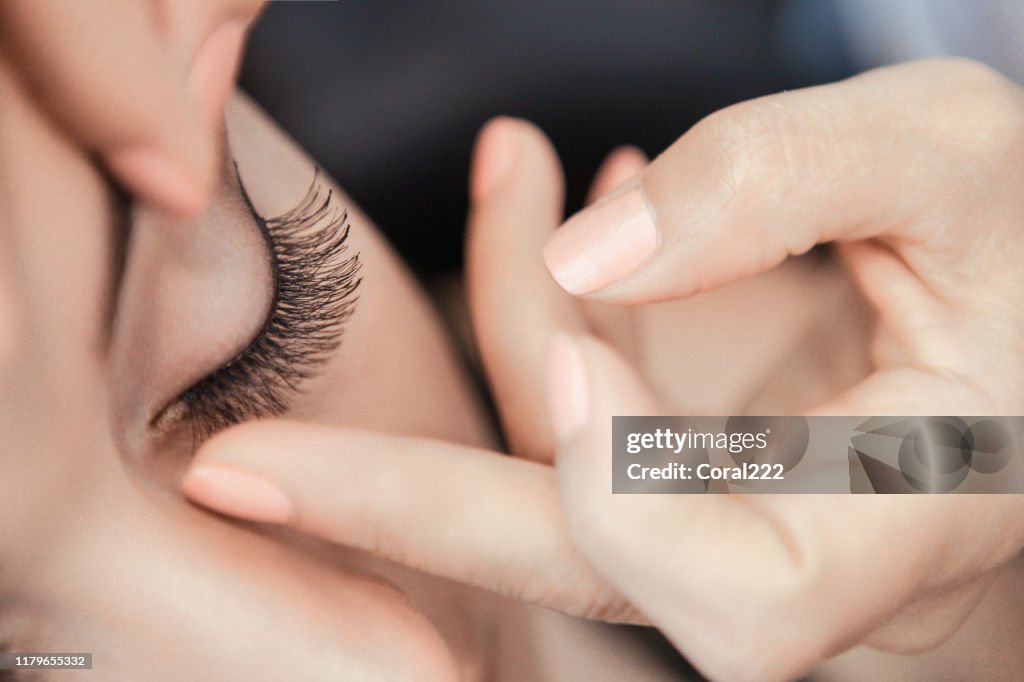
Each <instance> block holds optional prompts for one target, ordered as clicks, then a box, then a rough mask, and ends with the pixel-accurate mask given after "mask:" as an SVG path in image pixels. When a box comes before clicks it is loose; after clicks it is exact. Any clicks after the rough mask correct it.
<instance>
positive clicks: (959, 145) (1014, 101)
mask: <svg viewBox="0 0 1024 682" xmlns="http://www.w3.org/2000/svg"><path fill="white" fill-rule="evenodd" d="M931 66H932V67H935V68H937V69H940V70H941V71H940V72H939V73H937V74H935V76H936V77H937V78H941V83H942V86H941V87H940V88H939V89H938V93H937V95H936V96H935V99H934V100H933V101H932V102H930V107H929V108H930V110H931V113H932V115H931V117H930V123H931V126H930V132H931V133H932V135H933V136H934V138H935V139H936V142H937V143H938V144H939V145H940V146H942V147H945V148H947V149H948V150H950V151H952V152H954V153H955V154H957V155H961V156H963V157H965V158H966V159H967V160H968V161H973V162H974V164H981V165H985V166H987V165H988V164H992V163H999V162H1001V161H1004V160H1006V159H1008V158H1013V159H1018V158H1019V155H1020V151H1021V149H1022V148H1024V94H1022V92H1021V90H1020V88H1019V87H1018V86H1017V84H1015V83H1014V82H1013V81H1011V80H1010V79H1009V78H1007V77H1006V76H1004V75H1002V74H1001V73H999V72H998V71H996V70H995V69H993V68H991V67H989V66H987V65H985V64H982V63H981V62H976V61H972V60H968V59H944V60H937V61H936V62H935V63H933V64H931Z"/></svg>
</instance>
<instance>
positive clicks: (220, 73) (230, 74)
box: [188, 19, 248, 130]
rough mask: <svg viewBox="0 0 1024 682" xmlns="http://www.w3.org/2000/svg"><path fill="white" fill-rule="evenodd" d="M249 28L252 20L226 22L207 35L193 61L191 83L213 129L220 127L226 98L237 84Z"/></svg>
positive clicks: (205, 119)
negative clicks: (237, 74)
mask: <svg viewBox="0 0 1024 682" xmlns="http://www.w3.org/2000/svg"><path fill="white" fill-rule="evenodd" d="M247 28H248V23H247V22H245V21H242V20H239V19H233V20H231V21H227V22H224V23H223V24H221V25H220V26H219V27H218V28H216V29H214V31H213V32H212V33H211V34H210V35H209V37H207V39H206V42H205V43H203V45H202V47H200V48H199V50H198V51H197V52H196V57H195V60H194V61H193V62H192V71H191V72H190V73H189V77H188V82H189V87H190V88H191V90H192V93H193V94H194V95H195V97H196V100H197V101H198V102H199V107H200V111H201V112H202V116H203V120H204V121H205V122H206V123H207V125H208V126H209V127H210V129H211V130H216V129H217V128H218V127H219V126H220V124H221V121H222V119H223V116H224V102H225V101H226V100H227V98H228V95H229V94H230V93H231V89H232V87H233V86H234V84H235V75H236V73H237V72H238V64H239V62H240V58H241V55H242V43H243V42H244V41H245V31H246V29H247Z"/></svg>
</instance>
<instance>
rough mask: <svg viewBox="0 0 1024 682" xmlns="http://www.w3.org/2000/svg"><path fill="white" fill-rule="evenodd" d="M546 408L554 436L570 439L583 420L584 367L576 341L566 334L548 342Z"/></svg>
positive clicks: (585, 405)
mask: <svg viewBox="0 0 1024 682" xmlns="http://www.w3.org/2000/svg"><path fill="white" fill-rule="evenodd" d="M547 380H548V382H547V383H548V407H549V409H550V410H551V422H552V425H553V426H554V429H555V436H556V437H557V438H558V440H559V441H560V442H563V443H565V442H568V441H571V440H572V439H573V438H574V437H575V436H576V434H577V433H579V432H580V431H581V430H582V429H583V427H584V426H585V425H586V423H587V415H588V413H589V412H590V401H589V399H588V397H587V370H586V365H584V363H583V354H582V352H581V351H580V348H579V344H578V343H577V342H576V341H575V340H574V339H573V338H572V337H571V336H569V335H568V334H556V335H555V336H554V337H552V339H551V342H550V344H549V345H548V376H547Z"/></svg>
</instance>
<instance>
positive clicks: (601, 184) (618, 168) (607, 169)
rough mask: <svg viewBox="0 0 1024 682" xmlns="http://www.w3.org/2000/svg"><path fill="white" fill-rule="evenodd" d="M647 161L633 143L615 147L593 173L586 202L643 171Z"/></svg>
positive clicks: (615, 187)
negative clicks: (592, 181) (592, 180)
mask: <svg viewBox="0 0 1024 682" xmlns="http://www.w3.org/2000/svg"><path fill="white" fill-rule="evenodd" d="M648 162H649V159H648V158H647V154H646V153H645V152H644V150H642V149H640V148H639V147H635V146H633V145H624V146H621V147H616V148H615V149H613V150H612V151H611V152H610V153H609V154H608V156H607V157H605V160H604V161H603V162H602V163H601V167H600V168H598V170H597V173H595V175H594V183H593V185H591V188H590V193H589V195H588V198H587V202H588V203H592V202H594V201H597V200H598V199H600V198H601V197H603V196H605V195H606V194H610V193H611V192H612V191H614V190H615V189H617V188H618V187H620V186H622V185H624V184H625V183H626V182H628V181H629V180H632V179H633V178H634V177H635V176H636V175H638V174H639V173H640V172H641V171H643V169H644V168H645V167H646V166H647V163H648Z"/></svg>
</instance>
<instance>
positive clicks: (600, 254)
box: [544, 186, 658, 295]
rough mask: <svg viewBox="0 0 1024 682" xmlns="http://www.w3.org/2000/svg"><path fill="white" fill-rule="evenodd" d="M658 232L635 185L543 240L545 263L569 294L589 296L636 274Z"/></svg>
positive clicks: (650, 251)
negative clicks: (634, 272)
mask: <svg viewBox="0 0 1024 682" xmlns="http://www.w3.org/2000/svg"><path fill="white" fill-rule="evenodd" d="M657 241H658V233H657V229H656V228H655V226H654V220H653V219H652V217H651V211H650V208H649V207H648V205H647V200H646V199H645V198H644V195H643V190H642V189H641V187H639V186H637V187H635V188H634V189H631V190H628V191H626V192H623V193H622V194H619V195H617V196H614V197H612V198H610V199H608V200H606V201H603V202H600V203H598V204H595V205H593V206H591V207H590V208H588V209H586V210H584V211H581V212H580V213H577V214H576V215H575V216H573V217H572V218H570V219H569V220H568V222H566V223H565V224H564V225H562V227H560V228H558V229H557V230H555V233H554V234H553V235H551V238H550V239H548V243H547V244H546V245H545V246H544V262H545V263H547V266H548V270H549V271H550V272H551V276H552V277H554V278H555V281H556V282H558V284H559V285H560V286H561V287H562V288H563V289H565V290H566V291H568V292H569V293H570V294H577V295H579V294H589V293H592V292H594V291H597V290H599V289H603V288H604V287H606V286H608V285H609V284H612V283H613V282H616V281H618V280H619V279H621V278H622V277H624V276H625V275H628V274H629V273H631V272H633V271H634V270H636V269H637V268H638V267H639V266H640V265H641V264H642V263H643V262H644V261H646V260H647V259H648V258H649V257H650V255H651V254H652V253H654V249H655V247H656V246H657Z"/></svg>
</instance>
